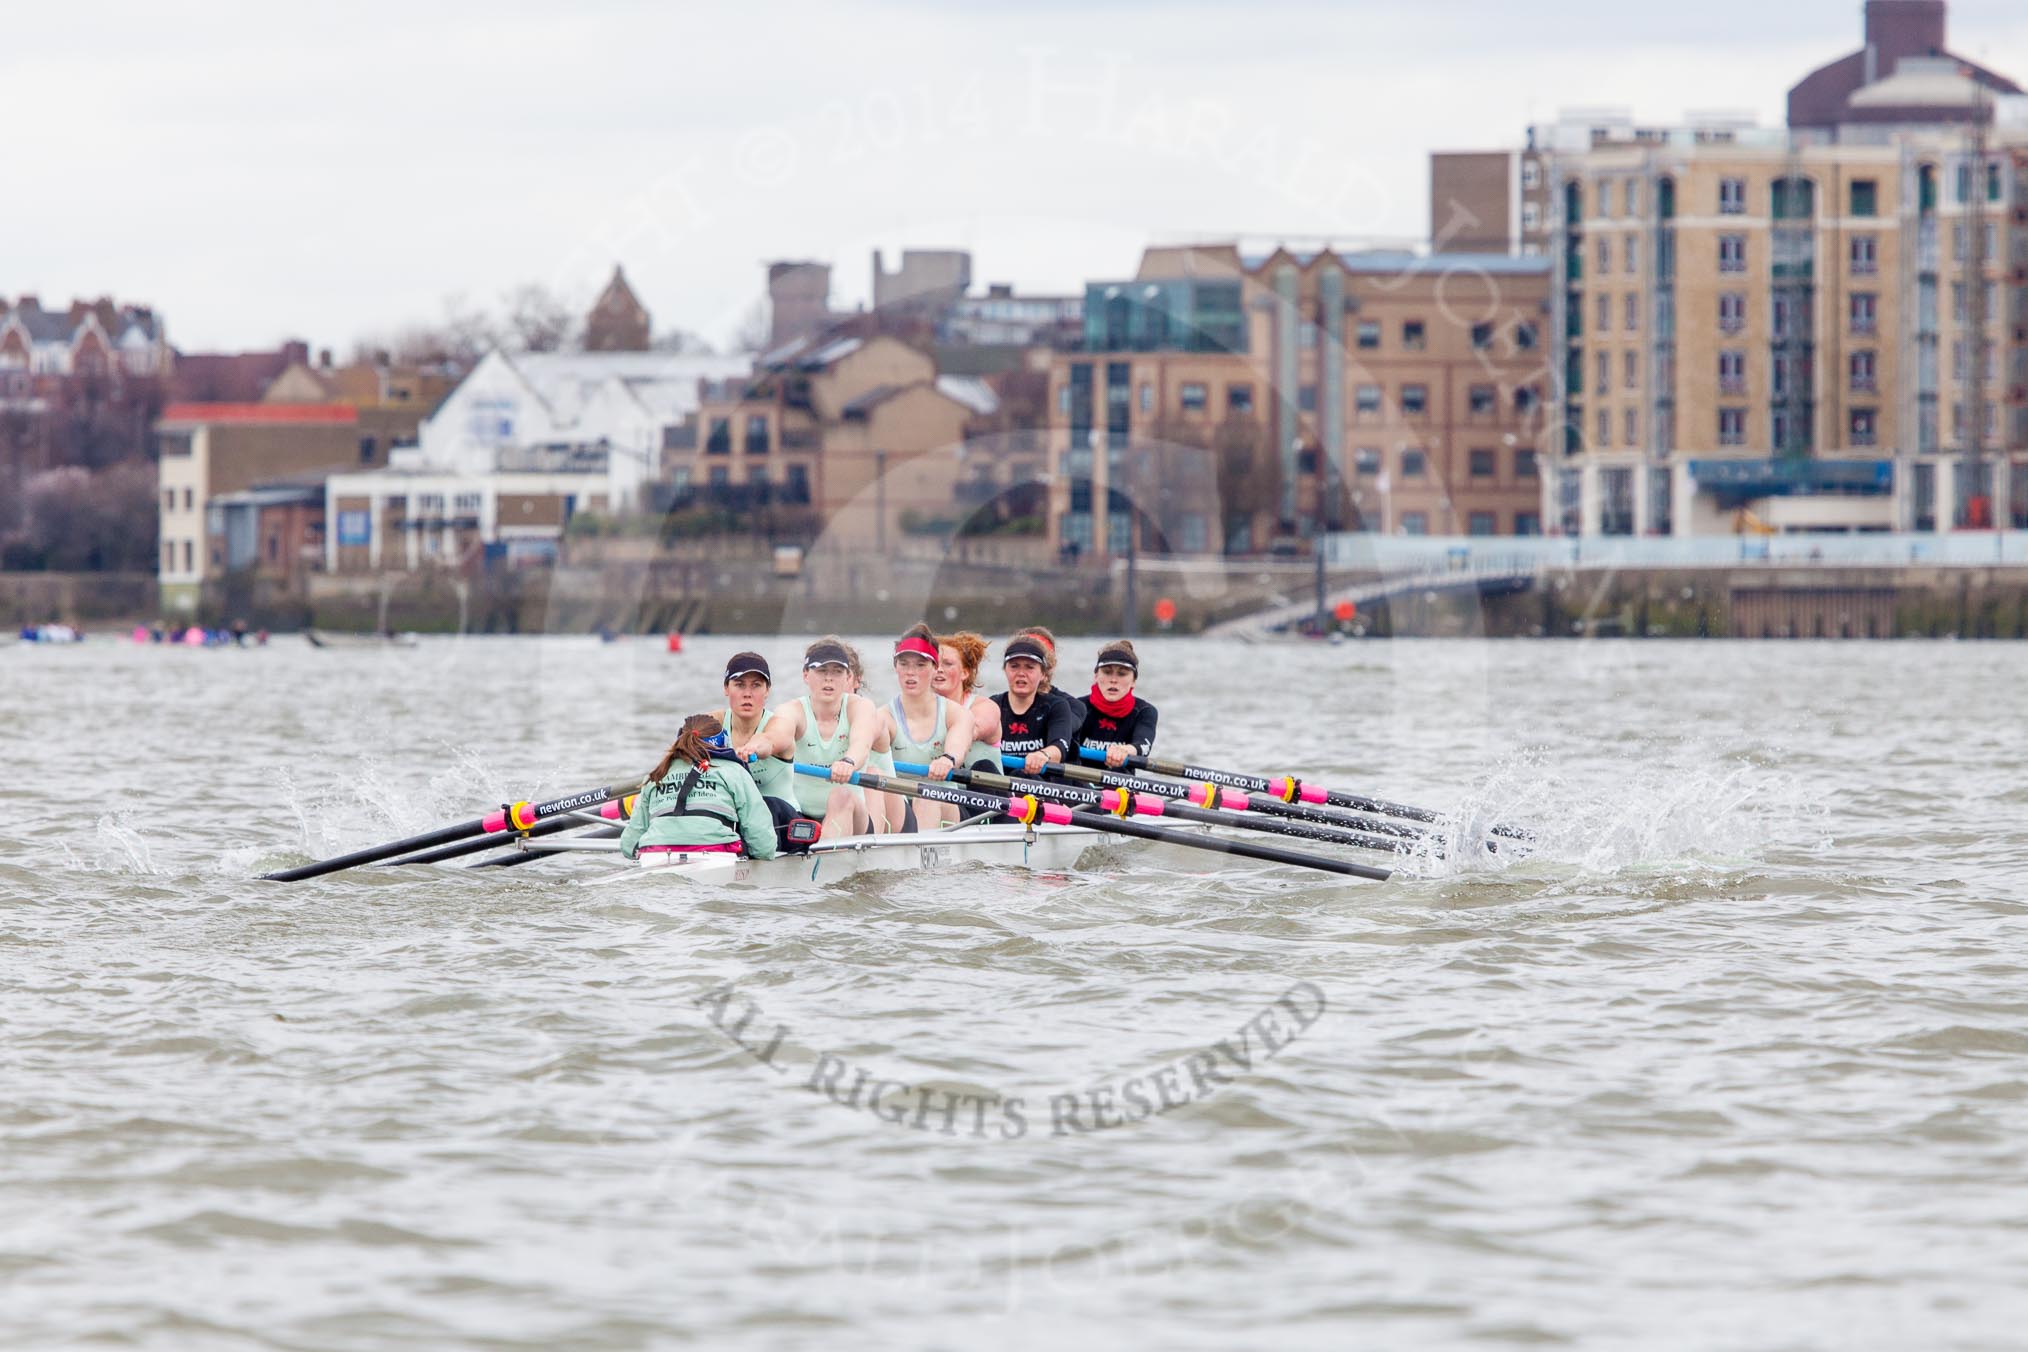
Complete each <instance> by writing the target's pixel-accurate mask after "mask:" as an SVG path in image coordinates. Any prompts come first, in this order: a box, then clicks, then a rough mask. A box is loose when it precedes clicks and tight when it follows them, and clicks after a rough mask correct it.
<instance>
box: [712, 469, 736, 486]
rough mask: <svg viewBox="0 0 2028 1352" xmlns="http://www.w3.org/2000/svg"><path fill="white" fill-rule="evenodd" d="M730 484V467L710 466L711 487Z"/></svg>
mask: <svg viewBox="0 0 2028 1352" xmlns="http://www.w3.org/2000/svg"><path fill="white" fill-rule="evenodd" d="M731 484H732V471H731V470H730V469H728V468H727V467H726V466H724V465H713V466H712V467H711V486H712V487H713V488H726V487H730V486H731Z"/></svg>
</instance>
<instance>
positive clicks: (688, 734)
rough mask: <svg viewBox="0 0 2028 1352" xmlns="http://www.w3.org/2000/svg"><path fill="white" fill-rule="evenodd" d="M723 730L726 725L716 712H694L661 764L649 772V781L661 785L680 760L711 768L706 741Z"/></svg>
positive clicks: (684, 722)
mask: <svg viewBox="0 0 2028 1352" xmlns="http://www.w3.org/2000/svg"><path fill="white" fill-rule="evenodd" d="M723 731H725V725H724V724H722V723H720V722H719V721H718V716H717V715H716V714H692V715H690V717H688V718H686V719H684V720H683V730H682V731H681V732H679V733H677V734H676V740H675V741H673V742H671V743H670V744H669V750H668V751H667V752H665V753H664V754H663V756H662V762H661V764H659V765H657V766H656V767H655V768H654V769H652V770H650V771H649V772H648V782H649V783H650V784H657V785H659V784H660V783H661V782H662V781H663V780H664V779H667V778H668V777H669V771H670V769H671V768H672V767H673V766H674V765H675V764H676V762H678V761H686V762H688V763H689V764H691V765H694V766H696V767H697V768H698V769H699V770H707V769H709V768H711V748H710V747H708V746H706V745H705V743H706V742H708V741H710V740H711V739H712V738H713V737H716V736H718V734H719V733H721V732H723Z"/></svg>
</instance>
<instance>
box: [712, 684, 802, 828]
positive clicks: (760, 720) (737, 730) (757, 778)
mask: <svg viewBox="0 0 2028 1352" xmlns="http://www.w3.org/2000/svg"><path fill="white" fill-rule="evenodd" d="M773 689H774V673H772V672H771V671H769V670H768V660H767V659H766V658H765V657H762V656H761V655H760V654H759V653H734V654H733V655H732V657H731V658H730V660H728V661H727V662H726V664H725V708H724V709H723V710H722V711H721V712H720V713H719V715H718V721H719V722H721V723H723V724H724V725H725V735H726V736H727V737H729V738H731V739H732V744H733V745H734V746H745V745H747V744H748V743H750V742H752V741H753V740H754V739H755V738H756V737H759V736H760V734H761V729H763V728H765V727H766V726H767V722H768V718H769V717H770V713H769V711H768V707H767V702H768V693H769V692H770V691H771V690H773ZM747 769H749V770H751V771H752V772H753V782H754V787H755V788H757V789H759V790H760V791H761V797H763V798H766V799H768V800H769V806H770V807H774V805H775V804H777V803H778V804H780V807H779V808H775V816H776V818H777V819H778V820H787V819H788V818H789V817H793V816H796V815H797V808H796V806H795V801H796V790H795V785H794V783H793V781H794V779H795V777H796V775H795V771H793V770H791V769H790V768H789V763H788V762H787V761H785V760H782V759H780V758H779V757H776V756H762V757H761V758H760V759H759V760H756V761H754V762H752V763H751V764H749V765H748V766H747Z"/></svg>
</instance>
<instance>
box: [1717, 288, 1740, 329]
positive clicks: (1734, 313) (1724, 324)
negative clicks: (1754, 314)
mask: <svg viewBox="0 0 2028 1352" xmlns="http://www.w3.org/2000/svg"><path fill="white" fill-rule="evenodd" d="M1745 327H1746V296H1745V295H1744V294H1743V293H1741V292H1738V291H1725V292H1721V293H1720V294H1719V297H1718V330H1719V332H1721V333H1738V332H1739V331H1740V330H1741V329H1743V328H1745Z"/></svg>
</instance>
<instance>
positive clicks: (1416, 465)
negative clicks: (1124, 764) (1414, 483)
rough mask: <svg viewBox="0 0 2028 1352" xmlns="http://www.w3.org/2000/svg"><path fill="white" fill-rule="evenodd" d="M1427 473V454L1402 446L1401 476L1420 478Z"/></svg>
mask: <svg viewBox="0 0 2028 1352" xmlns="http://www.w3.org/2000/svg"><path fill="white" fill-rule="evenodd" d="M1428 473H1429V456H1427V455H1426V454H1424V453H1423V452H1421V451H1412V450H1408V449H1406V448H1404V449H1403V450H1402V452H1401V477H1402V478H1404V479H1420V478H1422V477H1423V476H1424V475H1426V474H1428Z"/></svg>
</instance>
